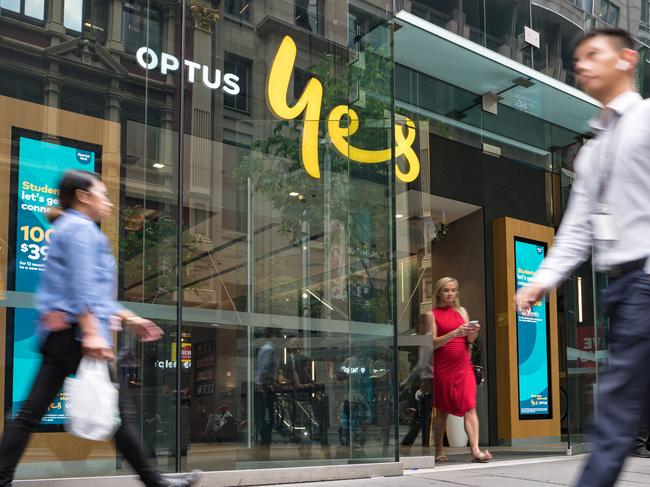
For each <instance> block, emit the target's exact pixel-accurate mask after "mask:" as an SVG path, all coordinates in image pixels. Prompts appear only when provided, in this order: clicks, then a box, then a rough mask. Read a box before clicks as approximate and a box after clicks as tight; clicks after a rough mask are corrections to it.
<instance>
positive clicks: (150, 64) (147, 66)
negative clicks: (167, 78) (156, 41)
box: [135, 47, 158, 69]
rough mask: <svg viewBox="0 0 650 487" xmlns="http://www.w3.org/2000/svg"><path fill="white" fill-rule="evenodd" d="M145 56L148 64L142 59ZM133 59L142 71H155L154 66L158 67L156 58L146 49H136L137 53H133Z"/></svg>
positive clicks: (152, 52)
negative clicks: (147, 58) (147, 57)
mask: <svg viewBox="0 0 650 487" xmlns="http://www.w3.org/2000/svg"><path fill="white" fill-rule="evenodd" d="M145 55H147V56H149V61H148V62H147V61H145V59H144V56H145ZM135 59H136V60H137V61H138V64H139V65H140V66H142V67H143V68H144V69H156V66H158V56H157V55H156V53H155V52H154V51H152V50H151V49H149V48H148V47H141V48H140V49H138V52H136V53H135Z"/></svg>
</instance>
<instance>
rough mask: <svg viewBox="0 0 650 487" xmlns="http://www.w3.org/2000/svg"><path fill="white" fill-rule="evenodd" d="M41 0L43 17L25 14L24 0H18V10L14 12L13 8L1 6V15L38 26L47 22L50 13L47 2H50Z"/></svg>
mask: <svg viewBox="0 0 650 487" xmlns="http://www.w3.org/2000/svg"><path fill="white" fill-rule="evenodd" d="M41 1H42V2H43V18H42V19H39V18H37V17H32V16H31V15H27V14H26V13H25V2H26V0H20V12H16V11H14V10H9V9H8V8H6V7H2V8H1V9H0V10H2V15H3V16H7V17H9V18H13V19H18V20H21V21H23V22H28V23H30V24H33V25H38V26H44V25H45V22H47V19H48V16H49V14H50V9H49V6H50V5H49V4H50V2H48V1H46V0H41Z"/></svg>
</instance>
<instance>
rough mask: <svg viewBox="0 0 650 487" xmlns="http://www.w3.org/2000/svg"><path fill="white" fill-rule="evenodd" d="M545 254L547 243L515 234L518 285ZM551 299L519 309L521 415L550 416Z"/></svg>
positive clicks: (534, 268) (521, 283) (529, 276)
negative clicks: (520, 310)
mask: <svg viewBox="0 0 650 487" xmlns="http://www.w3.org/2000/svg"><path fill="white" fill-rule="evenodd" d="M545 255H546V243H544V242H538V241H534V240H529V239H524V238H520V237H515V271H516V279H515V282H516V287H517V290H518V289H519V288H520V287H524V286H526V285H527V284H528V283H529V282H530V281H531V280H532V278H533V276H534V275H535V272H536V271H537V269H538V268H539V266H540V264H541V263H542V261H543V260H544V256H545ZM549 353H550V351H549V316H548V299H547V298H546V297H545V298H543V299H542V300H541V301H539V302H537V303H535V304H534V305H533V306H532V307H531V309H530V312H529V313H527V314H522V313H520V312H518V311H517V371H518V383H519V419H550V418H551V417H552V410H551V396H550V391H551V378H550V355H549Z"/></svg>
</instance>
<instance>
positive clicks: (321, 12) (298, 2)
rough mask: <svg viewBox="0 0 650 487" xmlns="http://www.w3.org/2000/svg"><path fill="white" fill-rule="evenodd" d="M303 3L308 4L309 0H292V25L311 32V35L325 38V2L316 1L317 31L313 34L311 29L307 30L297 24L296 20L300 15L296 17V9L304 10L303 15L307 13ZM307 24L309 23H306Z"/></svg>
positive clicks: (321, 0)
mask: <svg viewBox="0 0 650 487" xmlns="http://www.w3.org/2000/svg"><path fill="white" fill-rule="evenodd" d="M305 2H307V3H308V2H309V0H294V1H293V23H294V24H295V26H296V27H298V28H300V29H304V30H306V31H307V32H311V33H312V34H316V35H319V36H325V0H316V2H317V7H316V15H317V31H316V32H314V31H313V30H311V29H307V28H306V27H303V26H302V25H300V24H299V23H298V18H299V17H300V15H298V13H299V12H298V9H302V8H304V9H305V13H306V12H307V10H306V8H307V7H304V6H303V4H304V3H305ZM307 22H309V21H307Z"/></svg>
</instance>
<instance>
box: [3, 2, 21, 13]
mask: <svg viewBox="0 0 650 487" xmlns="http://www.w3.org/2000/svg"><path fill="white" fill-rule="evenodd" d="M20 3H21V0H0V7H2V8H6V9H7V10H11V11H12V12H17V13H20Z"/></svg>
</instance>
